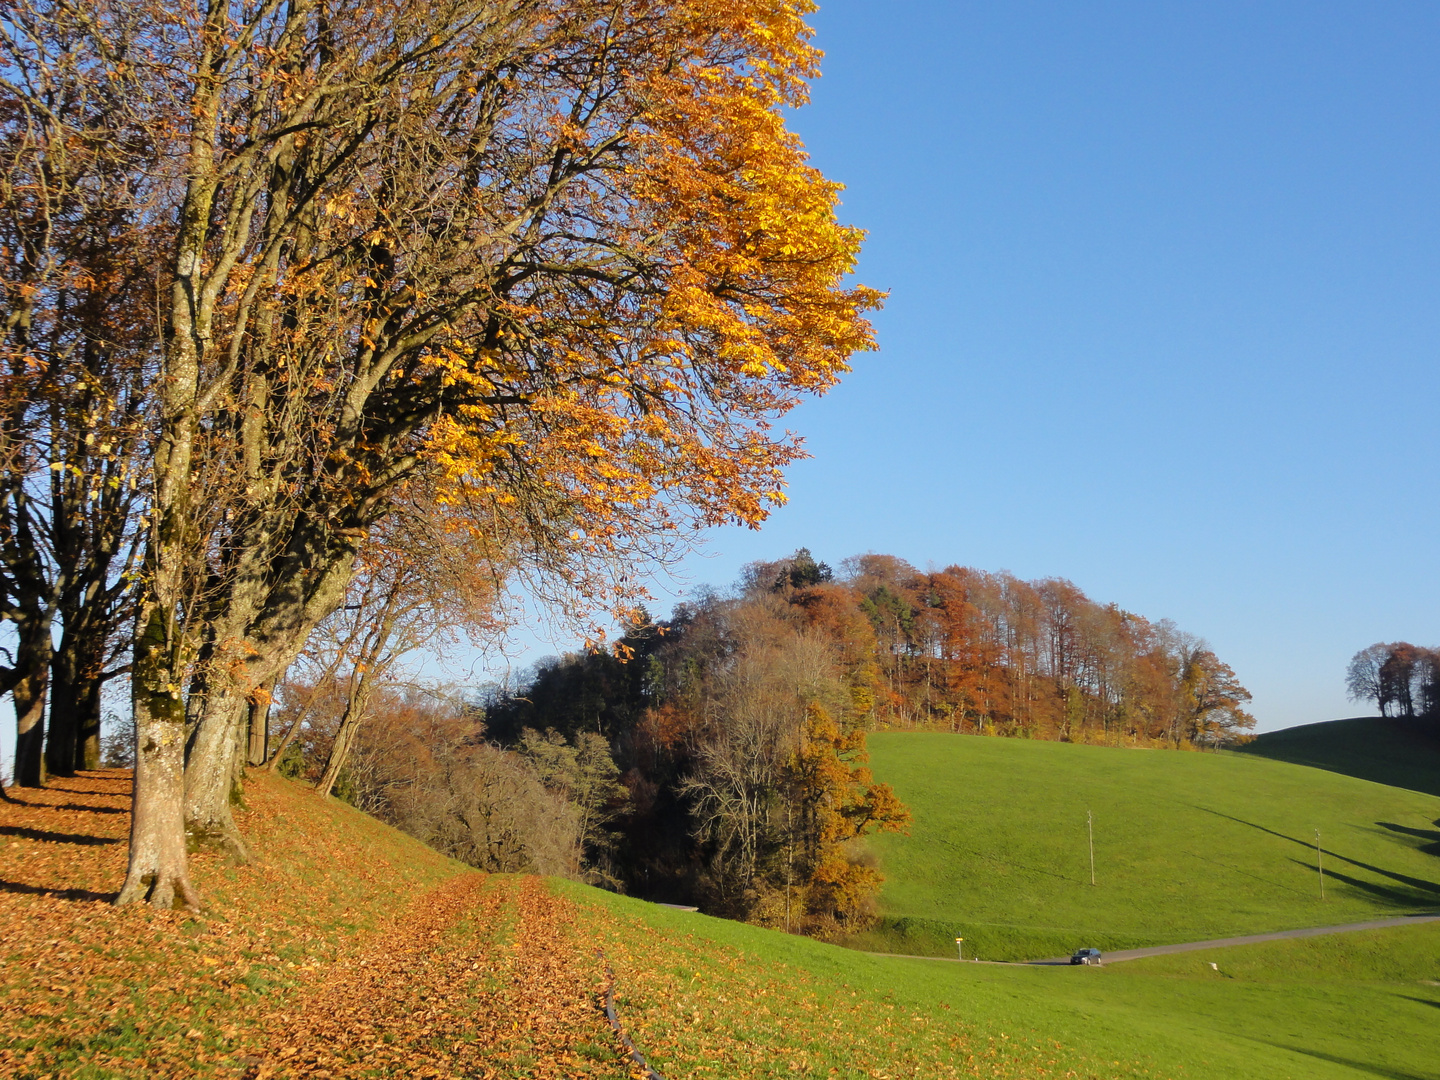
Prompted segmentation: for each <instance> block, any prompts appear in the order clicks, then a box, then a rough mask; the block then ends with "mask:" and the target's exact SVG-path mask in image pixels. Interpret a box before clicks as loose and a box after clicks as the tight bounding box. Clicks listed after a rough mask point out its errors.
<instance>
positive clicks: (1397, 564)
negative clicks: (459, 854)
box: [0, 0, 1440, 762]
mask: <svg viewBox="0 0 1440 1080" xmlns="http://www.w3.org/2000/svg"><path fill="white" fill-rule="evenodd" d="M813 21H814V25H815V26H816V28H817V32H818V33H817V43H818V44H819V45H820V46H821V47H822V48H823V49H824V50H825V51H826V54H827V55H826V59H825V63H824V70H825V75H824V77H823V78H822V79H821V80H820V81H819V82H818V83H817V84H816V86H815V90H814V95H813V98H814V99H813V104H812V105H811V106H810V107H808V108H806V109H804V110H802V111H800V112H799V113H797V114H796V116H795V118H794V127H795V128H796V130H798V131H799V132H800V134H801V136H802V137H803V138H804V140H805V142H806V144H807V145H808V147H809V148H810V151H811V153H812V156H813V160H814V162H815V163H816V164H817V165H818V166H819V167H820V168H821V169H822V170H823V171H824V172H825V173H826V174H827V175H829V176H831V177H833V178H835V179H837V180H840V181H842V182H843V183H845V184H846V185H847V190H846V192H845V196H844V199H845V202H844V206H843V208H842V215H843V217H844V219H845V220H846V221H848V222H852V223H854V224H857V225H859V226H861V227H863V228H865V229H867V230H868V231H869V240H868V243H867V244H866V247H865V250H864V253H863V255H862V259H861V266H860V273H859V277H860V279H861V280H863V281H864V282H866V283H867V284H870V285H873V286H876V287H879V288H882V289H886V290H889V292H890V299H889V302H888V304H887V306H886V308H885V310H884V311H883V312H881V313H880V314H879V315H878V317H877V318H876V326H877V330H878V334H879V341H880V346H881V347H880V351H879V352H877V353H872V354H867V355H864V356H861V357H858V358H857V360H856V364H855V370H854V372H853V373H852V374H851V375H850V376H849V377H848V378H847V379H846V380H845V381H844V382H843V383H842V384H841V385H840V386H839V387H838V388H837V389H836V390H834V391H833V392H832V393H830V394H829V395H828V396H826V397H825V398H823V399H819V400H817V401H813V402H810V403H807V404H806V405H804V406H802V407H801V408H799V409H797V410H796V411H795V412H794V413H792V414H791V415H790V417H789V418H788V421H787V424H788V426H789V427H791V428H793V429H795V430H797V431H799V432H801V433H802V434H803V435H804V436H805V437H806V440H807V446H808V449H809V451H810V453H811V454H812V457H811V459H810V460H808V461H805V462H802V463H801V464H799V465H797V466H796V467H795V468H794V469H793V471H792V473H791V477H790V503H789V505H788V506H786V507H785V508H784V509H783V510H781V511H779V512H778V513H776V514H775V515H774V517H773V518H772V520H771V521H770V522H769V523H768V524H767V525H766V526H765V527H764V528H763V529H761V530H760V531H758V532H748V531H745V530H738V529H729V530H720V531H718V532H716V533H714V534H713V535H712V536H711V538H710V540H709V543H708V545H707V547H706V549H705V551H704V552H701V553H697V554H696V555H695V556H694V557H692V558H690V559H689V560H687V562H686V563H685V564H684V566H682V567H681V574H682V577H683V579H684V580H686V581H688V582H690V583H691V584H700V583H712V584H715V585H725V584H728V583H729V582H731V581H733V580H734V578H735V576H736V574H737V571H738V570H739V568H740V567H741V566H742V565H743V564H744V563H746V562H749V561H752V560H755V559H774V558H779V557H781V556H783V555H785V554H787V553H789V552H791V551H793V550H794V549H795V548H797V547H800V546H802V545H804V546H807V547H809V548H811V549H812V550H813V551H814V552H815V554H816V555H817V557H819V558H822V559H825V560H828V561H830V562H832V563H838V562H839V561H840V560H841V559H843V558H845V557H846V556H849V555H853V554H857V553H860V552H865V551H878V552H886V553H890V554H894V555H898V556H901V557H902V558H905V559H908V560H909V561H911V562H912V563H914V564H915V565H917V566H920V567H922V568H923V567H925V566H927V565H929V564H932V563H933V564H935V565H937V566H944V565H948V564H951V563H960V564H964V565H970V566H976V567H980V568H983V569H987V570H999V569H1008V570H1010V571H1012V572H1014V573H1016V574H1018V575H1020V576H1022V577H1027V578H1035V577H1046V576H1058V577H1065V578H1069V579H1070V580H1072V581H1074V582H1075V583H1076V584H1077V585H1079V586H1080V587H1081V588H1083V589H1084V590H1085V591H1086V592H1087V593H1089V594H1090V595H1091V596H1092V597H1094V598H1095V599H1097V600H1100V601H1104V602H1111V601H1113V602H1115V603H1118V604H1120V605H1122V606H1123V607H1125V608H1128V609H1129V610H1131V611H1135V612H1138V613H1140V614H1142V615H1145V616H1147V617H1150V618H1153V619H1158V618H1166V617H1168V618H1171V619H1174V620H1175V621H1176V622H1177V623H1178V624H1179V625H1180V626H1181V627H1182V628H1184V629H1186V630H1189V631H1191V632H1192V633H1196V634H1199V635H1201V636H1203V637H1205V638H1207V639H1208V640H1209V641H1210V642H1211V644H1212V645H1213V646H1214V647H1215V649H1216V651H1217V652H1218V653H1219V654H1220V656H1221V657H1222V658H1224V659H1225V660H1227V661H1228V662H1229V663H1230V664H1231V665H1232V666H1234V668H1235V669H1236V671H1237V673H1238V674H1239V675H1240V677H1241V679H1242V680H1243V681H1244V682H1245V683H1246V685H1247V686H1249V687H1250V689H1251V690H1252V691H1253V692H1254V694H1255V702H1254V711H1255V713H1256V715H1257V716H1258V718H1259V720H1260V726H1261V729H1262V730H1263V729H1271V728H1276V727H1284V726H1288V725H1291V724H1298V723H1307V722H1311V721H1315V720H1325V719H1331V718H1334V717H1339V716H1345V715H1353V714H1354V713H1356V712H1358V711H1360V710H1359V708H1358V707H1356V706H1352V705H1350V704H1349V703H1348V702H1347V701H1346V700H1345V696H1344V688H1343V682H1342V676H1343V670H1344V665H1345V663H1346V661H1347V660H1348V659H1349V657H1350V656H1351V655H1352V654H1353V653H1354V652H1355V651H1356V650H1357V649H1360V648H1363V647H1364V646H1366V645H1368V644H1370V643H1371V642H1374V641H1377V640H1396V639H1408V640H1411V641H1414V642H1417V643H1420V644H1440V574H1437V573H1436V553H1437V542H1436V538H1437V535H1440V500H1437V487H1440V479H1437V463H1440V453H1437V450H1440V446H1437V443H1440V422H1437V419H1440V417H1437V405H1440V363H1437V360H1440V5H1436V4H1435V3H1433V2H1426V3H1420V2H1406V0H1383V2H1379V3H1376V2H1373V0H1371V2H1368V3H1360V2H1354V3H1325V2H1322V0H1310V2H1306V3H1298V2H1297V3H1281V2H1266V0H1249V2H1245V3H1232V2H1226V0H1204V2H1199V0H1195V2H1192V3H1183V4H1182V3H1169V2H1164V0H1145V2H1143V3H1140V2H1109V3H1092V2H1078V0H1067V2H1064V3H1061V2H1054V3H1027V2H1021V0H1009V2H1006V3H987V4H979V3H968V2H920V0H912V2H906V0H888V2H885V3H877V2H875V0H869V2H862V0H831V2H829V3H826V4H825V5H824V7H823V8H822V10H821V11H820V12H819V13H818V15H817V16H816V17H815V18H814V20H813ZM679 587H680V586H672V589H671V591H667V590H666V589H664V588H663V587H662V588H661V589H660V590H659V591H660V602H659V603H657V604H656V605H655V607H656V609H657V610H658V611H665V610H668V606H669V603H670V601H671V600H673V598H674V594H673V589H674V588H679ZM517 645H518V646H519V647H521V648H523V649H524V650H525V651H524V652H523V653H522V655H520V656H518V657H517V659H516V663H517V664H523V663H525V662H526V661H527V660H530V659H534V658H535V657H537V656H539V655H541V654H543V653H545V652H551V651H556V650H557V649H563V648H572V647H574V646H575V642H573V641H566V640H563V639H562V640H560V641H558V642H553V643H551V642H544V643H540V644H537V643H536V642H535V641H534V640H533V639H532V638H531V637H530V635H527V634H520V635H518V636H517ZM472 661H473V658H466V662H464V663H455V664H452V665H448V667H449V669H450V674H452V675H458V676H459V677H461V678H464V679H470V680H477V681H478V680H481V679H483V678H484V677H485V675H484V671H483V662H472ZM492 670H493V668H492ZM431 673H433V674H438V673H439V672H438V670H436V669H433V668H432V669H431ZM13 741H14V731H13V725H10V724H6V725H3V726H0V757H3V758H4V759H5V760H6V761H7V762H8V759H9V757H10V756H11V754H12V753H13V750H12V747H13Z"/></svg>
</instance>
